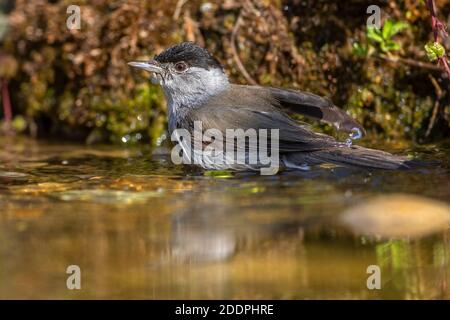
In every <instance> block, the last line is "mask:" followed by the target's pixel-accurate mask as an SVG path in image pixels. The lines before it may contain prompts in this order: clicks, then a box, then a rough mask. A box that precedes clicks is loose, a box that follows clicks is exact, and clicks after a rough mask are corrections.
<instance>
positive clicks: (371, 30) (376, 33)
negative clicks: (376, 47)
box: [367, 27, 383, 43]
mask: <svg viewBox="0 0 450 320" xmlns="http://www.w3.org/2000/svg"><path fill="white" fill-rule="evenodd" d="M367 38H369V39H370V40H372V41H375V42H378V43H382V42H383V36H382V35H381V30H380V29H378V28H375V27H367Z"/></svg>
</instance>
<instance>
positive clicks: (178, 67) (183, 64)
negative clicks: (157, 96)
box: [175, 62, 188, 72]
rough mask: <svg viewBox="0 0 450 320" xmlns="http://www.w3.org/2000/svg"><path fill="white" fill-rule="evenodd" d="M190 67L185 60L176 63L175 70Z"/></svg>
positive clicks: (183, 69)
mask: <svg viewBox="0 0 450 320" xmlns="http://www.w3.org/2000/svg"><path fill="white" fill-rule="evenodd" d="M187 68H188V66H187V64H186V63H184V62H178V63H176V64H175V71H177V72H184V71H186V70H187Z"/></svg>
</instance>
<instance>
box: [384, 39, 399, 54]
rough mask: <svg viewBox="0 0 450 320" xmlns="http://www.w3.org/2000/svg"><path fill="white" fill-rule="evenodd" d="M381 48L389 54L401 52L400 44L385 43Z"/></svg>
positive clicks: (393, 42)
mask: <svg viewBox="0 0 450 320" xmlns="http://www.w3.org/2000/svg"><path fill="white" fill-rule="evenodd" d="M380 48H381V50H382V51H384V52H389V51H395V50H400V48H401V47H400V44H398V43H397V42H395V41H392V40H390V41H385V42H383V43H381V44H380Z"/></svg>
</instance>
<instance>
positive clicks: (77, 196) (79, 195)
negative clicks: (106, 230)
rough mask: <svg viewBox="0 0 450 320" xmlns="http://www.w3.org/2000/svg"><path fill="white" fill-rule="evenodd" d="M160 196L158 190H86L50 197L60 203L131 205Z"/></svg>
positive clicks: (55, 194)
mask: <svg viewBox="0 0 450 320" xmlns="http://www.w3.org/2000/svg"><path fill="white" fill-rule="evenodd" d="M160 194H161V191H160V190H157V191H145V192H134V191H121V190H103V189H88V190H70V191H65V192H56V193H54V194H52V196H53V197H56V198H57V199H59V200H62V201H88V202H95V203H105V204H133V203H141V202H145V201H147V200H148V199H150V198H153V197H155V196H159V195H160Z"/></svg>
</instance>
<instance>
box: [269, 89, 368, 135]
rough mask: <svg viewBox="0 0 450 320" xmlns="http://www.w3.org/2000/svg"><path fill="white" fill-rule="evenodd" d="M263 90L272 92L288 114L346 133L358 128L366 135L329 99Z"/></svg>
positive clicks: (302, 93)
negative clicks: (328, 125) (296, 114)
mask: <svg viewBox="0 0 450 320" xmlns="http://www.w3.org/2000/svg"><path fill="white" fill-rule="evenodd" d="M261 89H262V90H267V91H268V92H270V94H271V95H272V96H273V98H274V99H275V100H276V101H278V102H279V104H280V106H281V107H282V108H284V109H286V110H287V111H288V112H293V113H298V114H301V115H304V116H306V117H309V118H312V119H316V120H320V121H323V122H326V123H329V124H331V125H333V126H334V127H336V128H337V129H338V130H341V131H344V132H352V131H353V130H354V129H355V128H356V129H358V130H359V131H360V132H361V134H363V135H364V134H365V130H364V128H363V127H362V126H361V125H360V124H359V123H358V122H357V121H356V120H354V119H353V118H351V117H350V116H349V115H348V114H347V113H345V111H344V110H342V109H340V108H338V107H337V106H335V105H334V104H333V103H332V102H331V101H330V100H329V99H327V98H322V97H320V96H318V95H315V94H312V93H309V92H302V91H296V90H290V89H279V88H272V87H261Z"/></svg>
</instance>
